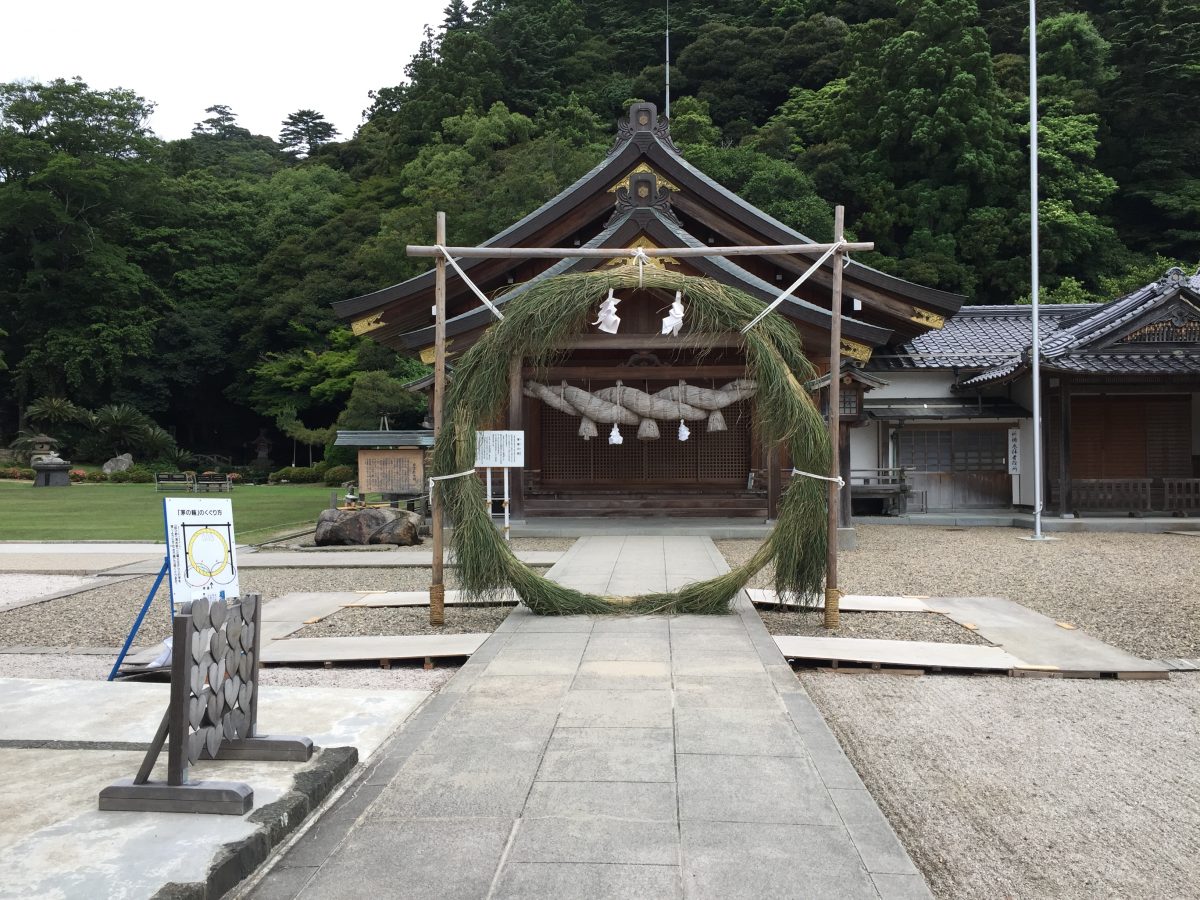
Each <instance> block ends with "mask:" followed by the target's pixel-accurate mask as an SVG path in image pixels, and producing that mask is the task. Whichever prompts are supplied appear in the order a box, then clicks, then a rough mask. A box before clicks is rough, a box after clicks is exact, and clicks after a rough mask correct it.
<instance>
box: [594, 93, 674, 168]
mask: <svg viewBox="0 0 1200 900" xmlns="http://www.w3.org/2000/svg"><path fill="white" fill-rule="evenodd" d="M639 134H650V135H653V136H654V137H655V138H657V139H658V141H659V142H660V143H661V144H663V146H665V147H666V148H667V149H668V150H670V151H671V152H672V153H675V154H678V153H679V148H678V147H676V146H675V143H674V141H672V140H671V122H670V120H669V119H668V118H667V117H666V116H660V115H659V114H658V107H657V106H655V105H654V104H653V103H633V104H630V106H629V114H628V115H627V116H626V117H625V118H623V119H618V120H617V139H616V141H615V142H614V143H613V145H612V148H611V149H610V150H609V151H608V155H609V156H612V155H613V154H614V153H616V152H617V151H618V150H619V149H620V148H621V147H622V146H624V145H625V144H626V143H627V142H628V141H631V140H633V139H634V137H635V136H637V135H639Z"/></svg>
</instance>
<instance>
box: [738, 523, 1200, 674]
mask: <svg viewBox="0 0 1200 900" xmlns="http://www.w3.org/2000/svg"><path fill="white" fill-rule="evenodd" d="M857 531H858V549H857V550H853V551H849V552H847V553H844V554H842V555H841V556H840V557H839V562H838V570H839V574H840V576H841V579H840V580H841V585H840V586H841V587H842V589H843V590H845V591H846V592H847V593H852V594H887V595H898V594H917V595H928V596H933V597H938V596H940V597H1007V598H1008V599H1010V600H1015V601H1016V602H1017V603H1021V604H1023V605H1025V606H1027V607H1029V608H1030V609H1033V610H1036V611H1038V612H1040V613H1043V614H1045V615H1047V616H1050V617H1051V618H1052V619H1055V620H1056V621H1066V622H1071V623H1073V624H1075V625H1078V626H1079V627H1080V628H1082V629H1083V630H1084V631H1086V632H1087V633H1088V634H1090V635H1092V636H1093V637H1096V638H1099V639H1100V640H1102V641H1107V642H1108V643H1110V644H1112V645H1114V646H1116V647H1119V648H1121V649H1122V650H1125V651H1126V652H1129V653H1133V654H1135V655H1137V656H1141V657H1144V658H1147V659H1162V658H1168V657H1185V658H1192V657H1200V540H1196V539H1195V538H1189V537H1184V536H1180V535H1173V534H1128V533H1113V534H1104V533H1099V532H1084V533H1080V534H1062V535H1056V537H1058V538H1060V540H1055V541H1047V542H1045V543H1033V542H1032V541H1022V540H1018V538H1020V537H1021V536H1023V535H1027V534H1028V532H1026V531H1023V530H1021V529H1015V528H968V529H948V528H937V527H917V526H900V525H859V526H857ZM717 546H718V547H719V548H720V550H721V552H722V553H723V554H724V555H725V558H726V560H728V561H729V563H730V565H737V564H738V563H740V562H742V561H744V560H746V559H747V558H749V556H750V555H751V554H752V553H753V552H754V550H755V548H756V547H757V546H758V542H757V541H744V540H735V541H718V542H717ZM772 578H773V574H772V573H771V572H770V571H768V570H764V571H762V572H760V573H759V574H758V576H757V577H756V578H755V579H754V580H753V581H752V582H751V587H770V586H771V581H772Z"/></svg>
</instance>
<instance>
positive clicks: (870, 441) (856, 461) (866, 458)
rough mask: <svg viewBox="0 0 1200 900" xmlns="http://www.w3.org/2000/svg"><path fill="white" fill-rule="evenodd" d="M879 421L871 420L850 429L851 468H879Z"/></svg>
mask: <svg viewBox="0 0 1200 900" xmlns="http://www.w3.org/2000/svg"><path fill="white" fill-rule="evenodd" d="M885 465H886V463H882V462H880V461H879V423H878V422H870V423H868V424H867V425H864V426H863V427H862V428H851V429H850V468H851V469H879V468H883V467H884V466H885Z"/></svg>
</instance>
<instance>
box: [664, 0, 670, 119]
mask: <svg viewBox="0 0 1200 900" xmlns="http://www.w3.org/2000/svg"><path fill="white" fill-rule="evenodd" d="M665 71H666V75H667V108H666V110H665V115H666V117H667V118H668V119H669V118H671V0H667V65H666V70H665Z"/></svg>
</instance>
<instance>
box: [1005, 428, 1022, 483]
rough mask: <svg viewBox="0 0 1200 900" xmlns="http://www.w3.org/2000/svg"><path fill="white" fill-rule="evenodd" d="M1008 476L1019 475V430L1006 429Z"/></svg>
mask: <svg viewBox="0 0 1200 900" xmlns="http://www.w3.org/2000/svg"><path fill="white" fill-rule="evenodd" d="M1008 474H1009V475H1020V474H1021V429H1020V428H1010V429H1008Z"/></svg>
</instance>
